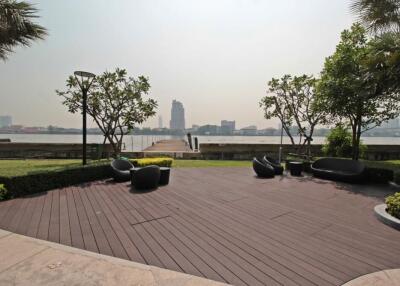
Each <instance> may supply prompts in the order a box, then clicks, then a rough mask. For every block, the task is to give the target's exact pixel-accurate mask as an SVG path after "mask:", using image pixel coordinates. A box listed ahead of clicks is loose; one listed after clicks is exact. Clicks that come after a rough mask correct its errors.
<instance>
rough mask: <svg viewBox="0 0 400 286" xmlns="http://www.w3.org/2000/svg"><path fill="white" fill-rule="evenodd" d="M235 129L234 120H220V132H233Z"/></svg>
mask: <svg viewBox="0 0 400 286" xmlns="http://www.w3.org/2000/svg"><path fill="white" fill-rule="evenodd" d="M235 129H236V123H235V121H229V120H222V121H221V134H233V131H235Z"/></svg>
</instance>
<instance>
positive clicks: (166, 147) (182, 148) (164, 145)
mask: <svg viewBox="0 0 400 286" xmlns="http://www.w3.org/2000/svg"><path fill="white" fill-rule="evenodd" d="M143 151H144V152H193V151H192V150H191V149H190V148H189V145H188V144H187V143H186V142H185V141H184V140H160V141H158V142H157V143H155V144H154V145H153V146H150V147H147V148H146V149H144V150H143Z"/></svg>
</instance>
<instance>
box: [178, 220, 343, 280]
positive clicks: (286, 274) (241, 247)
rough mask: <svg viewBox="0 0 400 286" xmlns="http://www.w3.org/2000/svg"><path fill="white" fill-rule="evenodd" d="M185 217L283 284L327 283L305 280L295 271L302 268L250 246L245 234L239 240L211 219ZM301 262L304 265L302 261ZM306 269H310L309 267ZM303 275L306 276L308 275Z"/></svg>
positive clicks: (302, 271)
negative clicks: (292, 265) (227, 243)
mask: <svg viewBox="0 0 400 286" xmlns="http://www.w3.org/2000/svg"><path fill="white" fill-rule="evenodd" d="M185 217H186V218H189V217H190V218H191V220H189V221H188V222H189V223H193V225H195V226H196V227H197V228H198V229H202V230H203V232H206V233H214V235H215V236H216V238H217V239H218V240H219V241H222V240H223V239H224V238H225V239H226V240H227V241H229V243H231V244H230V247H229V248H230V249H236V252H237V253H241V256H242V257H244V258H246V260H248V261H250V262H251V263H252V264H253V265H254V266H255V267H257V268H259V269H260V270H261V271H264V272H265V273H266V274H267V275H270V276H271V277H274V279H276V280H277V281H280V282H284V284H285V285H294V283H295V282H296V283H300V285H315V284H314V283H312V282H311V281H314V282H315V281H317V282H318V283H319V285H323V284H324V283H325V284H326V283H327V281H325V280H321V281H319V280H320V279H321V278H319V277H312V279H310V280H307V279H306V278H304V277H303V276H301V275H298V274H297V273H304V270H303V269H297V273H295V272H293V271H290V270H289V269H286V267H285V264H284V262H281V263H282V264H280V263H279V261H282V257H280V255H282V254H281V253H279V252H278V253H276V254H275V255H274V254H272V256H271V253H270V251H267V252H266V251H265V250H264V251H260V248H251V247H249V246H248V245H247V244H246V243H245V242H244V240H248V237H247V236H243V237H241V238H242V239H243V240H240V237H239V236H238V235H237V234H234V233H232V232H229V231H228V230H227V229H226V228H225V227H224V228H223V230H224V232H221V229H222V228H221V229H218V228H215V227H213V226H212V221H207V223H206V222H204V224H202V222H201V221H200V220H199V221H198V222H194V220H193V219H194V218H193V216H191V215H190V214H188V213H186V212H185ZM224 226H227V224H226V223H225V224H224ZM225 231H226V232H225ZM251 242H253V241H251ZM261 250H263V249H261ZM264 253H268V255H269V256H267V255H265V254H264ZM248 254H250V255H251V256H249V255H248ZM253 257H254V258H255V259H254V258H253ZM293 260H295V257H292V259H290V258H289V259H288V260H287V262H291V261H293ZM301 264H303V265H304V263H301ZM292 270H294V271H296V267H294V269H292ZM307 270H308V271H310V269H309V268H308V269H307ZM314 271H315V272H318V270H316V269H314ZM303 275H304V274H303ZM304 276H306V277H307V276H309V275H304ZM290 279H292V280H290ZM329 280H331V281H333V284H334V283H335V282H336V283H338V282H339V280H337V279H333V277H329ZM329 280H328V281H329ZM296 285H297V284H296Z"/></svg>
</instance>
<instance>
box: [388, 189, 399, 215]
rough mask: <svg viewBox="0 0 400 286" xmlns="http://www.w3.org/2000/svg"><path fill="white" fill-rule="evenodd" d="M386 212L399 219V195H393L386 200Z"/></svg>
mask: <svg viewBox="0 0 400 286" xmlns="http://www.w3.org/2000/svg"><path fill="white" fill-rule="evenodd" d="M386 205H387V209H386V211H387V212H388V213H390V214H391V215H392V216H394V217H397V218H399V219H400V193H395V194H394V195H392V196H389V197H387V198H386Z"/></svg>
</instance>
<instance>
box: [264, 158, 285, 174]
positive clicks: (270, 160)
mask: <svg viewBox="0 0 400 286" xmlns="http://www.w3.org/2000/svg"><path fill="white" fill-rule="evenodd" d="M263 161H264V162H265V163H267V164H269V165H271V166H272V168H274V172H275V175H282V174H283V167H282V166H281V164H279V162H278V161H277V160H275V159H273V158H271V157H268V156H264V158H263Z"/></svg>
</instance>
